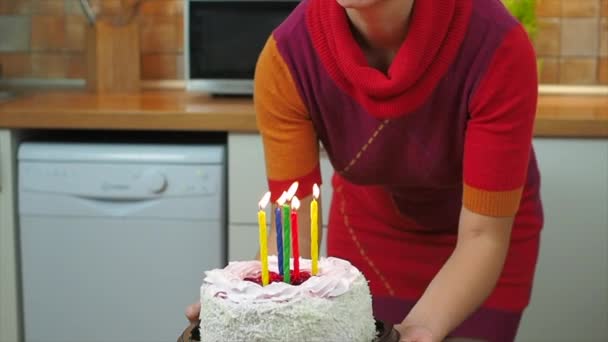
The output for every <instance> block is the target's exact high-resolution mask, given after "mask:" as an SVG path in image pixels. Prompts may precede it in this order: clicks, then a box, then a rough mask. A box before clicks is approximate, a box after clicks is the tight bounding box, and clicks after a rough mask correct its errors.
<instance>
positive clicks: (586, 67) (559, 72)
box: [535, 0, 608, 84]
mask: <svg viewBox="0 0 608 342" xmlns="http://www.w3.org/2000/svg"><path fill="white" fill-rule="evenodd" d="M537 5H538V6H537V11H536V14H537V16H538V25H539V30H538V35H537V38H536V42H535V44H536V49H537V54H538V56H539V58H540V59H541V60H542V63H543V64H542V65H543V69H542V74H541V82H543V83H561V84H608V0H537Z"/></svg>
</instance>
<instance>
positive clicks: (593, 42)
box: [0, 0, 608, 84]
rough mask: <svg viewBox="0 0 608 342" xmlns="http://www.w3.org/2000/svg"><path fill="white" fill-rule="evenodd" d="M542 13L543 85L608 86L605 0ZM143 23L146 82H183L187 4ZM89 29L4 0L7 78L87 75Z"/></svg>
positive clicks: (554, 2) (104, 5) (559, 3)
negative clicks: (85, 55) (185, 11)
mask: <svg viewBox="0 0 608 342" xmlns="http://www.w3.org/2000/svg"><path fill="white" fill-rule="evenodd" d="M132 1H133V0H94V1H92V2H93V4H94V6H95V8H96V9H98V10H100V11H101V12H102V13H105V14H107V15H113V14H116V13H119V12H120V10H121V3H122V2H126V3H130V2H132ZM537 15H538V23H539V30H538V35H537V39H536V42H535V44H536V49H537V53H538V56H539V58H540V59H541V60H542V65H543V68H542V74H541V82H542V83H561V84H608V0H537ZM138 20H139V23H140V38H141V39H140V41H141V44H140V47H139V48H140V51H141V68H142V78H143V79H146V80H167V79H168V80H173V79H182V78H183V72H184V65H183V53H184V44H183V41H184V29H183V0H147V1H145V2H144V4H143V6H142V8H141V15H140V17H139V18H138ZM85 25H87V24H86V21H85V17H84V15H83V14H82V11H81V9H80V5H79V3H78V0H0V65H2V77H4V78H30V77H35V78H70V79H81V78H84V73H85V57H84V46H85V41H84V40H85Z"/></svg>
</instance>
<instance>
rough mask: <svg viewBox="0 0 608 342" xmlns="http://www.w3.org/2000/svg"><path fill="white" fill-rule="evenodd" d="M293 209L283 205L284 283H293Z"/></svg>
mask: <svg viewBox="0 0 608 342" xmlns="http://www.w3.org/2000/svg"><path fill="white" fill-rule="evenodd" d="M290 218H291V208H290V206H289V205H288V204H284V205H283V281H284V282H286V283H288V284H290V283H291V265H290V259H291V220H290Z"/></svg>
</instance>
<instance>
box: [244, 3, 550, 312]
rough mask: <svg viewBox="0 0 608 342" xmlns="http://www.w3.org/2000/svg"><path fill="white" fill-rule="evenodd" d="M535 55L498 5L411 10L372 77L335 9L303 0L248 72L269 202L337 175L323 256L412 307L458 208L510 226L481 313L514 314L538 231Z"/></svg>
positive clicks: (446, 244) (440, 256)
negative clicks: (390, 53) (322, 168)
mask: <svg viewBox="0 0 608 342" xmlns="http://www.w3.org/2000/svg"><path fill="white" fill-rule="evenodd" d="M536 77H537V72H536V59H535V55H534V51H533V48H532V45H531V43H530V41H529V39H528V36H527V34H526V32H525V31H524V30H523V28H522V26H521V25H520V24H519V23H517V21H516V20H515V19H514V18H512V17H511V16H510V15H509V13H508V12H507V11H506V9H505V8H504V7H503V5H502V4H501V3H500V1H498V0H490V1H488V0H464V1H460V0H459V1H456V0H427V1H417V2H415V8H414V11H413V16H412V19H411V24H410V29H409V32H408V36H407V38H406V40H405V41H404V43H403V44H402V46H401V48H400V49H399V51H398V53H397V55H396V56H395V59H394V61H393V62H392V64H391V66H390V68H389V69H388V72H387V73H386V74H385V73H382V72H381V71H379V70H377V69H374V68H372V67H370V66H369V65H368V64H367V61H366V59H365V56H364V54H363V52H362V50H361V48H360V47H359V46H358V45H357V43H356V42H355V40H354V38H353V36H352V34H351V31H350V27H349V23H348V19H347V17H346V14H345V12H344V10H343V9H342V8H341V7H340V6H339V5H338V4H337V3H336V2H335V1H323V0H305V1H303V2H302V3H301V4H300V5H299V6H298V8H297V9H296V10H295V11H294V12H293V13H292V14H291V16H290V17H289V18H288V19H287V20H286V21H285V22H284V23H283V24H282V25H281V26H280V27H279V28H277V29H276V30H275V32H274V33H273V35H272V36H271V37H270V39H269V40H268V42H267V44H266V46H265V48H264V51H263V52H262V54H261V56H260V59H259V62H258V66H257V69H256V87H255V104H256V111H257V114H258V124H259V127H260V131H261V133H262V136H263V141H264V148H265V155H266V165H267V173H268V178H269V186H270V190H271V191H272V193H273V198H276V197H278V196H279V195H280V194H281V193H282V191H284V190H285V189H287V187H288V186H289V185H290V184H291V183H292V182H293V181H295V180H298V181H299V182H300V183H301V186H300V192H299V196H300V197H303V196H306V195H309V194H310V191H311V188H312V184H313V183H315V182H317V183H320V182H321V179H320V172H319V163H318V161H319V156H318V153H319V152H318V142H319V141H321V143H322V144H323V145H324V147H325V149H326V150H327V152H328V155H329V158H330V160H331V162H332V165H333V167H334V169H335V170H336V175H335V177H334V180H333V185H334V197H333V199H332V200H333V202H332V210H331V214H330V225H329V241H328V253H329V254H331V255H336V256H340V257H343V258H346V259H349V260H351V261H352V262H353V263H354V264H355V265H356V266H358V267H359V268H360V269H362V271H363V272H364V273H365V275H366V276H367V277H368V279H370V284H371V287H372V292H373V293H374V295H387V296H397V297H403V298H412V299H415V298H418V297H419V296H420V295H421V294H422V292H423V291H424V289H425V288H426V285H428V282H429V281H430V280H431V279H432V277H433V276H434V274H435V273H436V272H437V271H438V270H439V268H440V267H441V266H442V264H443V262H444V261H445V260H446V259H447V257H448V256H449V255H450V253H451V251H452V250H453V248H454V245H455V241H456V233H457V229H458V218H459V213H460V210H461V208H462V206H465V207H466V208H468V209H470V210H472V211H474V212H477V213H480V214H483V215H488V216H515V225H514V229H513V237H512V243H511V247H510V252H509V255H508V258H507V263H506V265H505V269H504V271H503V274H502V276H501V279H500V281H499V284H498V286H497V288H496V290H495V291H494V293H493V294H492V295H491V296H490V298H489V299H488V301H487V302H486V305H487V306H491V307H499V308H504V309H511V310H521V309H523V308H524V307H525V306H526V305H527V303H528V300H529V295H530V290H531V284H532V278H533V274H534V267H535V263H536V256H537V251H538V236H539V231H540V229H541V227H542V221H543V219H542V206H541V202H540V197H539V183H540V181H539V178H540V176H539V172H538V167H537V165H536V161H535V158H534V152H533V148H532V146H531V142H532V129H533V122H534V115H535V110H536V99H537V78H536Z"/></svg>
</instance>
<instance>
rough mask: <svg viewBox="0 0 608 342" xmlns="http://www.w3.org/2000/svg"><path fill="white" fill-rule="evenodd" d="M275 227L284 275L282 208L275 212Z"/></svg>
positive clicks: (280, 268) (280, 267) (280, 272)
mask: <svg viewBox="0 0 608 342" xmlns="http://www.w3.org/2000/svg"><path fill="white" fill-rule="evenodd" d="M274 217H275V226H276V230H277V257H278V258H279V260H278V261H279V274H281V275H282V274H283V226H282V222H281V206H280V205H277V208H276V210H275V215H274Z"/></svg>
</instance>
